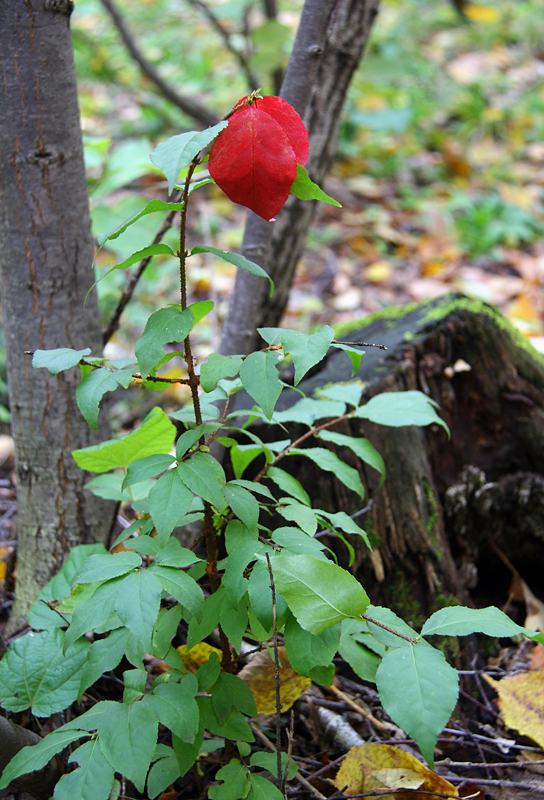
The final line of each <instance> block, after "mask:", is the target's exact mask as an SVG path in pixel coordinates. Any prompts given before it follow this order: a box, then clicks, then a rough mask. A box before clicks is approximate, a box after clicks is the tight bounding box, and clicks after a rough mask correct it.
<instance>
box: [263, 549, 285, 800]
mask: <svg viewBox="0 0 544 800" xmlns="http://www.w3.org/2000/svg"><path fill="white" fill-rule="evenodd" d="M266 561H267V564H268V574H269V575H270V588H271V590H272V630H273V634H274V638H273V641H274V687H275V689H276V756H277V762H278V763H277V768H278V780H279V781H280V782H281V784H282V785H281V787H280V791H281V792H282V793H283V783H284V781H283V778H282V769H281V694H280V656H279V653H278V629H277V625H276V622H277V620H276V587H275V586H274V576H273V574H272V564H271V563H270V556H269V555H268V552H267V553H266Z"/></svg>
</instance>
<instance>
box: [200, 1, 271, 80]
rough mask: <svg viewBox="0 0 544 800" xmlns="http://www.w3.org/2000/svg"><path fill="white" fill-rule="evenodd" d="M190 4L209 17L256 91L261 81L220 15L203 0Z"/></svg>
mask: <svg viewBox="0 0 544 800" xmlns="http://www.w3.org/2000/svg"><path fill="white" fill-rule="evenodd" d="M187 2H188V3H189V5H191V6H193V8H200V9H202V11H203V12H204V14H205V16H206V17H207V18H208V20H209V22H210V24H211V25H212V26H213V27H214V28H215V30H216V31H217V33H218V34H219V36H220V37H221V38H222V39H223V42H224V44H225V47H226V48H227V50H228V51H229V53H231V54H232V55H233V56H234V58H235V59H236V61H237V62H238V63H239V65H240V68H241V69H242V71H243V73H244V75H245V76H246V80H247V82H248V86H249V88H250V89H251V91H252V92H254V91H255V89H257V88H258V87H259V82H258V81H257V78H256V77H255V75H254V74H253V73H252V71H251V67H250V66H249V63H248V60H247V58H246V57H245V55H244V53H242V51H241V50H238V48H237V47H235V46H234V44H233V43H232V37H231V35H230V33H229V32H228V30H227V29H226V28H225V26H224V25H223V23H222V22H221V20H220V19H218V17H216V16H215V13H214V12H213V11H212V10H211V8H210V7H209V6H208V5H206V3H203V2H202V0H187Z"/></svg>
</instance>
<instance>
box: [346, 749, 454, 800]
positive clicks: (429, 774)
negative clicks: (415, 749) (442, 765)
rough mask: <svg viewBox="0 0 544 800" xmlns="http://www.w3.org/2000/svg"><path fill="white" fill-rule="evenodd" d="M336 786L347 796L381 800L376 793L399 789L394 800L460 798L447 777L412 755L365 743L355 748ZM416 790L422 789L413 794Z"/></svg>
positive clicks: (350, 753)
mask: <svg viewBox="0 0 544 800" xmlns="http://www.w3.org/2000/svg"><path fill="white" fill-rule="evenodd" d="M334 784H335V786H336V787H337V788H338V789H340V790H343V791H344V790H345V792H346V794H350V795H353V794H363V793H364V794H365V796H366V797H367V798H368V800H378V797H381V796H383V793H382V794H381V795H380V794H367V793H369V792H372V791H373V790H376V791H378V790H380V789H381V790H383V789H396V790H397V791H396V792H395V800H433V798H434V797H435V795H434V794H433V792H436V793H437V794H438V795H448V796H449V797H458V796H459V795H458V793H457V789H455V788H454V786H452V784H451V783H450V782H449V781H447V780H446V779H445V778H441V777H440V776H439V775H437V774H436V772H433V771H432V770H430V769H429V768H428V767H427V766H425V764H422V763H421V761H418V759H417V758H416V757H415V756H412V755H411V754H410V753H406V752H405V751H404V750H401V749H400V748H399V747H394V746H393V745H389V744H365V745H360V746H357V747H352V748H351V750H350V751H349V753H348V754H347V756H346V758H345V760H344V762H343V764H342V766H341V767H340V769H339V771H338V773H337V775H336V778H335V779H334ZM402 789H410V790H411V791H409V792H403V791H398V790H402ZM414 789H421V794H420V793H419V792H414V791H413V790H414Z"/></svg>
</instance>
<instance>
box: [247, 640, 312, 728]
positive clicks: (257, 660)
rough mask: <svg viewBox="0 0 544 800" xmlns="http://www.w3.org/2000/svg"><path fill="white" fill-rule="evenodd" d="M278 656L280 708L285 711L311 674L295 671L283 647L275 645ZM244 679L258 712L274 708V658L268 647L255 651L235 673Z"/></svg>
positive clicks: (266, 712) (305, 684) (305, 685)
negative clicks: (304, 676) (305, 676)
mask: <svg viewBox="0 0 544 800" xmlns="http://www.w3.org/2000/svg"><path fill="white" fill-rule="evenodd" d="M278 653H279V659H280V699H281V704H282V711H287V710H288V709H289V708H291V706H292V705H293V703H294V702H295V701H296V700H298V698H299V697H300V695H301V694H302V693H303V692H305V691H306V689H308V687H309V686H310V684H311V680H310V678H303V677H302V676H301V675H299V674H298V673H296V672H295V670H294V669H293V668H292V666H291V664H290V663H289V661H288V660H287V656H286V655H285V648H284V647H279V648H278ZM238 677H239V678H241V679H242V680H243V681H245V682H246V683H247V685H248V686H249V688H250V689H251V691H252V692H253V697H254V698H255V703H256V704H257V711H258V712H259V714H274V713H275V711H276V684H275V682H274V662H273V660H272V659H271V658H270V654H269V653H268V650H263V651H261V652H260V653H257V654H256V655H255V656H254V658H253V659H252V660H251V661H250V662H249V664H246V666H245V667H244V668H243V669H242V670H241V672H239V673H238Z"/></svg>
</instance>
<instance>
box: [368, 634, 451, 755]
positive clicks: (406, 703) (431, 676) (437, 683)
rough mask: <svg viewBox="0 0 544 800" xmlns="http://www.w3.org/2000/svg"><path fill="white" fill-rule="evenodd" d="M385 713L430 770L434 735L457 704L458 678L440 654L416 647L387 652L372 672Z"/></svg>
mask: <svg viewBox="0 0 544 800" xmlns="http://www.w3.org/2000/svg"><path fill="white" fill-rule="evenodd" d="M376 683H377V685H378V692H379V694H380V700H381V701H382V704H383V707H384V709H385V711H386V712H387V713H388V714H389V716H390V717H391V719H392V720H393V721H394V722H396V724H397V725H399V727H401V728H402V730H403V731H405V732H406V733H407V734H408V736H411V737H413V738H414V739H415V740H416V742H417V744H418V745H419V748H420V750H421V752H422V753H423V756H424V758H425V760H426V761H427V763H428V764H429V766H430V767H431V769H432V768H433V767H434V747H435V745H436V741H437V739H438V735H439V734H440V732H441V731H442V730H443V728H444V727H445V726H446V725H447V723H448V720H449V718H450V716H451V713H452V711H453V709H454V707H455V704H456V702H457V695H458V691H459V679H458V676H457V672H456V670H454V669H453V667H450V665H449V664H448V662H447V661H446V659H445V658H444V656H443V654H442V653H440V652H439V651H438V650H435V649H434V647H422V646H421V645H420V644H417V645H411V646H408V647H399V648H396V649H394V650H389V652H387V653H386V654H385V656H384V657H383V659H382V662H381V664H380V666H379V667H378V671H377V673H376Z"/></svg>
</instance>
